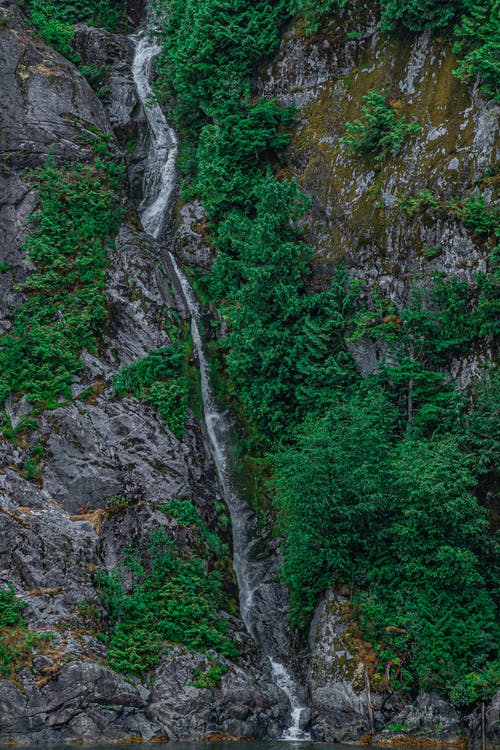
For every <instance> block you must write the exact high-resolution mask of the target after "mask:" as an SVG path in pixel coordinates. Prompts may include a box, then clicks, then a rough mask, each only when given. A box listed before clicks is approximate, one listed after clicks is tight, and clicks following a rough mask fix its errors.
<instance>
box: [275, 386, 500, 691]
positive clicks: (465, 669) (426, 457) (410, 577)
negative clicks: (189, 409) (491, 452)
mask: <svg viewBox="0 0 500 750" xmlns="http://www.w3.org/2000/svg"><path fill="white" fill-rule="evenodd" d="M397 425H398V419H397V413H396V412H395V410H394V407H391V406H390V404H389V403H388V401H387V397H386V396H384V395H383V394H382V393H381V392H380V391H379V390H378V389H377V390H375V391H371V390H370V391H368V393H367V395H366V396H365V397H364V398H361V397H360V396H359V395H358V394H355V395H354V396H352V397H351V398H349V399H346V400H345V401H344V402H341V403H339V405H338V406H336V407H335V408H332V409H330V410H329V411H328V413H327V415H326V416H325V417H323V418H321V419H319V420H316V421H314V422H313V423H306V424H305V425H304V427H303V429H302V431H301V432H300V433H299V437H298V442H297V446H296V447H293V448H288V449H286V450H284V451H283V452H281V453H280V454H279V455H278V457H277V466H278V480H277V482H278V488H279V495H278V499H279V503H280V507H281V510H282V514H283V517H284V518H286V523H287V537H288V540H289V546H288V547H285V549H284V555H285V563H284V566H283V576H284V580H285V581H286V583H287V584H288V585H289V587H290V591H291V612H292V621H293V622H294V623H295V624H298V625H303V624H304V623H305V621H306V619H307V617H308V616H310V614H311V612H312V609H313V607H314V604H315V601H316V596H317V594H318V593H319V592H320V591H321V590H323V589H324V588H325V587H326V586H327V585H328V584H329V583H330V582H331V581H335V580H337V581H346V582H348V583H349V584H350V585H351V586H352V585H357V586H358V587H361V589H362V590H363V591H364V593H361V592H360V593H358V595H357V602H358V604H359V606H360V610H361V624H362V628H363V631H364V634H365V637H367V638H369V639H370V640H372V641H375V642H378V643H384V644H386V647H387V652H388V654H390V655H393V654H394V653H398V654H402V655H403V656H405V655H406V656H405V658H406V661H407V663H408V670H409V671H408V675H409V678H410V679H412V680H417V681H418V684H419V686H420V687H421V688H422V689H430V688H431V687H433V688H436V687H438V688H440V689H441V690H442V691H443V692H444V693H448V694H449V692H450V690H452V689H454V687H455V686H456V685H458V684H459V683H461V682H462V680H464V679H465V677H466V675H467V674H469V673H470V671H471V670H472V669H482V668H486V666H487V664H488V662H489V660H491V659H493V658H494V657H495V652H496V648H497V644H498V635H499V633H498V625H497V624H496V618H497V614H498V613H497V611H496V608H495V604H494V601H493V598H492V593H491V591H492V585H493V576H492V575H491V574H489V573H488V570H487V566H486V565H485V559H487V554H488V553H491V550H490V549H489V547H490V542H489V541H488V534H487V531H488V524H487V521H486V516H485V512H484V511H483V510H482V509H481V508H480V507H479V506H478V503H477V499H476V498H475V497H474V495H473V494H472V492H471V488H472V487H473V486H474V482H475V480H474V477H473V475H472V473H471V471H470V467H469V465H468V462H467V461H466V459H465V458H464V454H463V451H462V450H461V448H460V445H459V441H458V440H457V439H456V438H454V437H446V438H442V439H438V438H431V439H424V438H417V437H416V436H413V435H411V436H409V437H408V438H407V439H405V440H401V439H398V429H397Z"/></svg>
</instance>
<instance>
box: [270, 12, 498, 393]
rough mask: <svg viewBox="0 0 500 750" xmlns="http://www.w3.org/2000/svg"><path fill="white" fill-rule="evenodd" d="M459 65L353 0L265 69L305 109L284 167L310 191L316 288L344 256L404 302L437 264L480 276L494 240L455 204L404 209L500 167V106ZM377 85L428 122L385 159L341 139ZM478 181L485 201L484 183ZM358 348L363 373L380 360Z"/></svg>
mask: <svg viewBox="0 0 500 750" xmlns="http://www.w3.org/2000/svg"><path fill="white" fill-rule="evenodd" d="M347 32H350V33H353V32H354V33H356V34H357V35H358V36H359V38H356V39H349V38H347V36H346V33H347ZM455 65H456V61H455V59H454V57H453V56H452V54H451V52H450V49H449V47H448V46H447V45H446V44H445V43H443V41H442V40H438V39H435V38H432V37H431V36H430V35H429V34H423V35H421V36H420V37H418V38H417V39H416V40H415V41H414V42H413V43H412V42H411V41H408V42H405V41H403V40H401V39H398V40H397V41H395V40H394V39H391V38H390V37H388V36H387V35H381V34H380V32H379V28H378V24H377V22H376V18H374V17H373V12H372V11H370V10H368V9H366V8H365V9H362V8H361V7H360V4H359V3H357V4H356V3H349V4H348V5H347V7H346V8H345V9H344V10H343V11H339V12H336V14H335V20H332V21H331V23H330V24H329V25H328V26H327V27H326V28H325V29H324V30H323V33H320V34H316V35H314V36H313V37H306V36H305V34H304V33H303V30H302V29H301V27H300V26H297V25H295V26H294V25H292V27H291V28H290V29H289V30H288V31H287V33H286V34H285V35H284V37H283V41H282V44H281V48H280V51H279V53H278V55H277V57H276V59H275V60H274V61H273V62H272V64H270V65H269V66H268V67H267V68H266V69H264V70H262V71H261V75H260V76H259V78H258V80H257V81H256V86H257V89H258V91H259V93H263V94H265V95H266V96H277V97H278V99H279V101H280V102H282V103H283V104H290V103H294V104H295V105H297V106H298V108H299V112H298V126H297V128H296V130H295V132H294V133H293V135H292V144H291V146H290V148H289V149H288V151H287V154H286V156H285V164H284V166H285V167H288V168H290V169H291V170H292V172H293V174H294V175H295V176H296V177H297V178H298V180H299V181H300V182H301V185H302V187H303V189H304V191H305V192H306V193H307V194H309V195H310V196H311V198H312V208H311V211H310V212H309V214H308V216H307V217H306V218H305V221H304V229H305V232H306V236H307V238H308V239H309V241H310V243H311V245H312V246H313V247H315V248H316V249H317V254H318V262H317V263H316V265H315V268H314V278H315V280H316V283H317V284H318V285H324V284H327V283H328V278H329V275H330V273H331V270H332V267H333V266H334V265H335V263H337V262H338V261H342V262H345V264H346V265H347V266H348V267H349V269H350V274H351V275H352V277H355V278H357V279H362V280H363V281H364V282H365V289H366V290H374V289H377V290H379V292H380V293H381V294H382V295H383V296H384V297H386V298H387V299H388V300H390V301H391V302H393V303H394V304H395V306H396V308H398V307H399V308H400V307H401V306H405V305H406V303H407V302H408V298H409V294H410V290H411V289H412V287H414V286H416V285H418V284H423V285H426V286H427V287H428V286H429V285H430V281H431V278H432V275H433V274H434V273H435V272H436V271H437V272H443V273H444V274H445V275H447V276H451V275H456V276H457V277H458V278H459V279H460V280H461V281H465V282H467V283H471V284H472V283H474V280H475V276H476V273H477V272H481V271H484V270H485V267H486V258H487V256H488V254H489V252H490V248H489V245H488V243H487V241H485V240H484V238H483V239H482V238H480V237H478V236H476V235H474V233H473V232H472V231H471V230H470V229H466V228H465V227H464V225H463V224H462V223H461V222H460V221H458V220H457V219H456V218H455V217H454V216H453V215H452V213H451V212H450V214H449V215H448V216H446V215H441V216H439V217H436V216H432V215H431V214H430V213H426V212H423V213H421V214H418V216H417V217H416V218H414V217H410V216H408V215H406V214H405V213H404V212H403V211H402V209H401V208H399V207H398V200H399V199H400V198H402V197H403V196H405V195H411V196H416V195H417V194H418V192H419V190H421V189H423V188H428V189H430V190H431V191H432V192H433V193H435V194H436V195H437V196H438V198H440V199H441V200H447V199H450V198H452V197H456V198H462V197H463V196H464V195H466V194H467V193H468V192H470V191H474V190H477V189H478V188H477V186H476V185H475V182H474V181H475V180H478V179H480V178H482V177H484V176H485V175H486V174H487V172H488V170H490V169H492V168H494V165H495V164H497V163H498V159H499V157H500V128H499V113H500V110H499V107H498V105H497V104H495V103H494V102H493V101H491V100H487V99H485V98H484V97H482V95H481V92H480V90H479V88H478V87H477V86H476V87H474V88H473V90H472V91H471V90H470V89H468V88H467V86H465V85H464V84H463V83H461V82H460V81H458V80H457V78H456V77H455V76H454V75H453V74H452V70H453V68H454V66H455ZM370 90H375V91H381V90H384V91H389V92H390V93H389V99H390V100H391V102H392V104H393V106H394V107H395V109H396V110H399V111H401V112H402V113H404V114H405V116H406V117H407V118H408V119H409V120H411V121H417V122H418V124H419V126H420V131H419V132H418V133H417V134H416V135H414V136H412V137H411V138H410V139H408V141H407V142H406V143H404V144H403V146H402V148H401V150H400V151H399V152H398V153H397V154H396V155H395V156H391V157H390V158H387V159H383V160H382V161H381V162H374V161H373V160H367V159H365V158H362V157H359V156H357V155H353V154H352V153H350V152H349V150H348V149H347V148H346V147H345V146H343V145H342V144H341V142H340V139H341V138H342V137H343V136H344V135H345V134H346V122H348V121H351V122H352V121H353V120H355V119H356V118H358V117H359V116H360V115H361V107H362V106H363V103H364V102H363V99H362V97H363V95H365V94H367V93H368V92H369V91H370ZM480 189H481V190H482V191H483V192H484V195H485V196H486V197H488V195H489V191H490V188H489V187H488V184H487V182H486V183H484V184H483V185H481V187H480ZM431 256H432V257H431ZM352 354H353V357H354V359H355V361H356V363H357V365H358V367H359V369H360V370H361V371H363V372H368V371H370V370H371V369H372V368H373V366H376V361H377V359H378V353H377V352H376V351H374V350H373V346H372V345H371V344H370V343H369V342H364V341H362V342H359V345H358V347H357V348H354V349H353V351H352ZM464 378H465V380H464V382H466V379H467V375H466V374H464Z"/></svg>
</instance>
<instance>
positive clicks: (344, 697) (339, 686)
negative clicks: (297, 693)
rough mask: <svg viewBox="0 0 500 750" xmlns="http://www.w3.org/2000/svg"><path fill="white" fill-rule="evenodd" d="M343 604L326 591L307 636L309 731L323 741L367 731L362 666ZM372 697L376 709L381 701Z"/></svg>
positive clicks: (367, 714)
mask: <svg viewBox="0 0 500 750" xmlns="http://www.w3.org/2000/svg"><path fill="white" fill-rule="evenodd" d="M345 603H346V600H345V599H344V598H342V597H338V596H336V595H335V594H334V593H333V592H332V591H330V592H328V593H327V594H326V595H325V597H324V599H323V601H322V602H321V604H320V605H319V607H318V608H317V610H316V613H315V616H314V620H313V622H312V625H311V630H310V636H309V650H310V654H311V660H310V663H309V671H308V675H307V682H308V689H309V694H310V697H311V705H312V706H313V731H314V733H315V735H316V736H317V737H318V739H322V740H327V741H333V740H336V741H338V740H345V739H348V740H356V739H359V737H360V736H361V735H362V734H364V733H365V732H369V731H370V717H369V711H368V696H367V693H366V689H365V667H364V665H363V663H362V662H361V661H360V660H359V658H357V656H358V654H357V653H356V652H355V651H354V649H355V648H356V645H358V649H359V644H356V642H355V640H354V639H353V638H352V634H351V633H350V631H349V628H348V619H347V617H346V613H345V611H344V606H345ZM353 647H354V648H353ZM374 698H375V701H374V703H375V708H376V709H377V710H378V709H380V705H381V700H380V698H379V696H376V695H375V696H374Z"/></svg>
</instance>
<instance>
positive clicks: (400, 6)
mask: <svg viewBox="0 0 500 750" xmlns="http://www.w3.org/2000/svg"><path fill="white" fill-rule="evenodd" d="M381 6H382V28H383V29H385V30H386V31H387V30H392V29H395V28H397V27H400V28H401V27H404V28H407V29H410V30H411V31H423V29H425V28H431V29H438V30H439V31H450V30H451V29H452V28H453V25H454V24H455V23H456V22H457V21H458V20H459V19H460V14H461V11H462V10H463V8H464V2H463V0H458V2H457V0H382V2H381Z"/></svg>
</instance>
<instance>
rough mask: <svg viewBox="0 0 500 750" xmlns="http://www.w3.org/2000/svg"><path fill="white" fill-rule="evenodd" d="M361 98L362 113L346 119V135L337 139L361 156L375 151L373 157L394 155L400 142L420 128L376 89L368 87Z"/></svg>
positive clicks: (376, 159)
mask: <svg viewBox="0 0 500 750" xmlns="http://www.w3.org/2000/svg"><path fill="white" fill-rule="evenodd" d="M363 101H364V102H365V104H364V105H363V107H362V112H363V116H362V117H361V118H360V119H359V120H355V121H354V122H347V123H346V130H347V135H345V136H344V137H343V138H342V139H341V143H343V144H344V145H345V146H347V148H348V149H349V150H350V151H352V152H354V153H358V154H360V155H361V156H371V155H373V154H375V161H382V159H384V158H385V157H387V156H388V155H390V156H395V154H397V153H398V151H399V150H400V149H401V147H402V145H403V143H404V142H405V141H406V140H407V139H408V138H409V137H410V136H411V135H414V134H415V133H418V131H419V130H420V127H419V125H417V123H415V122H408V121H407V119H406V117H404V116H403V115H398V114H397V113H396V111H395V110H394V109H393V108H392V107H391V106H390V105H389V104H388V102H387V98H386V97H385V96H384V95H383V94H381V93H379V92H378V91H370V92H369V93H368V94H367V95H366V96H364V97H363Z"/></svg>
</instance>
